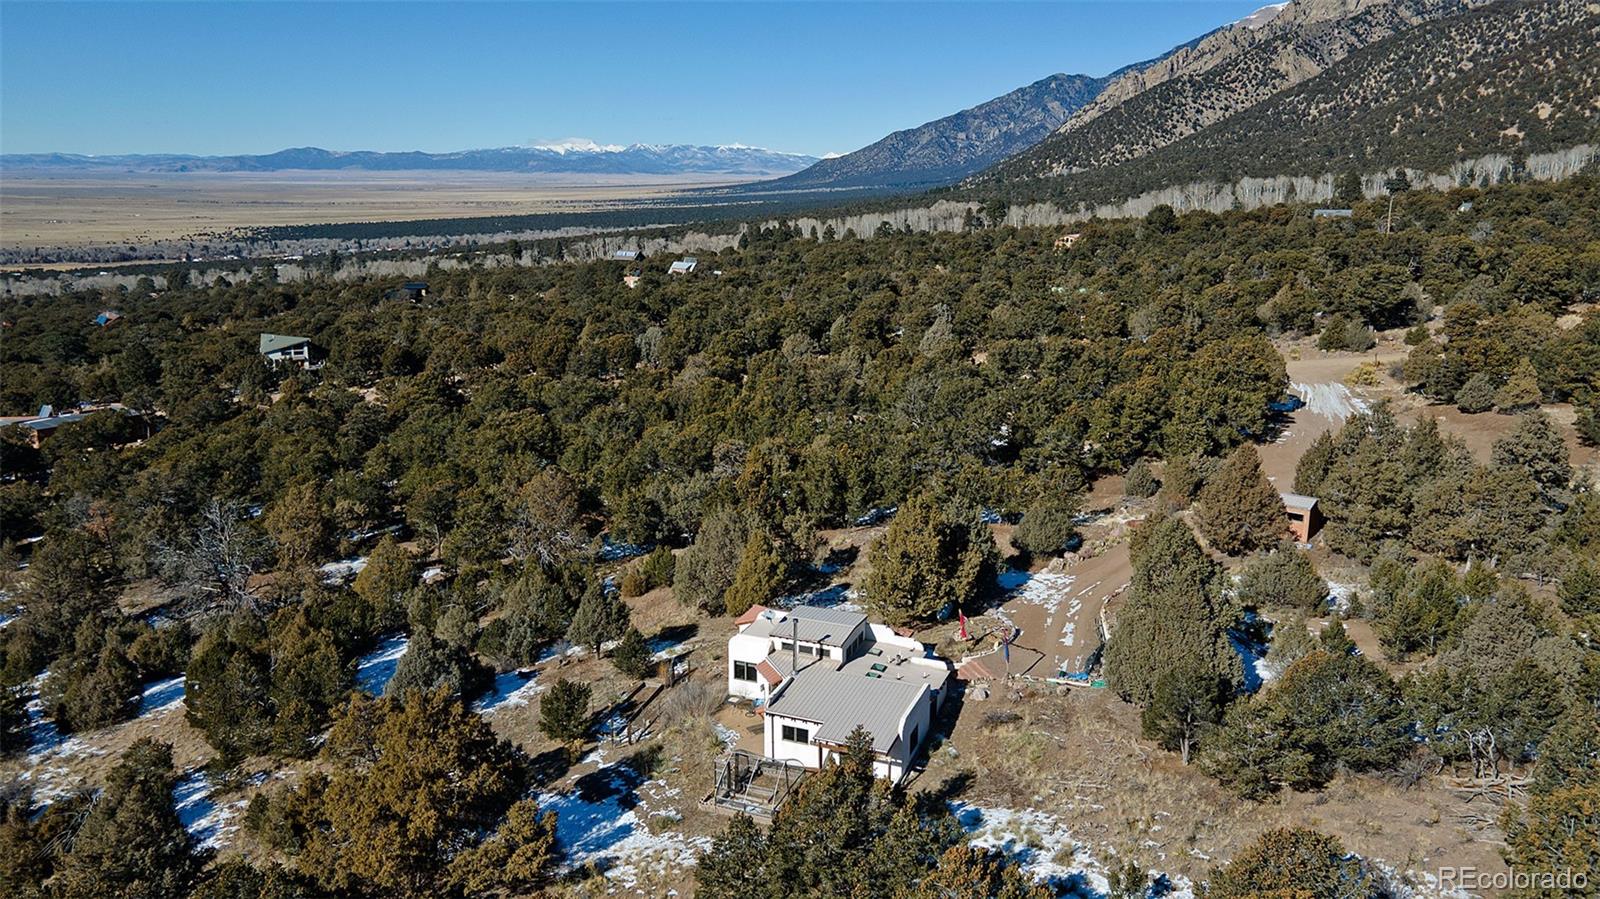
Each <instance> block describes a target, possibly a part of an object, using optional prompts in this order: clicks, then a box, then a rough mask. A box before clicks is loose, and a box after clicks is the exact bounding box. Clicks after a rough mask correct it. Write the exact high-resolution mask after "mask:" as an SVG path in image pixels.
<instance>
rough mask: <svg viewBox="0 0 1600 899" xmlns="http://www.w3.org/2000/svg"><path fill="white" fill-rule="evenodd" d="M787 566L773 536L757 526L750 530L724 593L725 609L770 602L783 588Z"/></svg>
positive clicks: (739, 609)
mask: <svg viewBox="0 0 1600 899" xmlns="http://www.w3.org/2000/svg"><path fill="white" fill-rule="evenodd" d="M787 569H788V566H787V565H785V564H784V562H783V557H782V556H780V555H778V552H777V550H776V549H775V548H774V547H773V545H772V538H770V537H768V536H767V535H766V534H765V533H763V532H762V531H759V530H754V531H751V532H750V537H749V538H748V539H747V540H745V544H744V551H743V552H742V553H740V556H739V567H738V569H737V570H735V571H734V574H733V583H732V584H730V585H729V586H728V592H727V593H726V594H725V596H724V601H725V603H726V608H727V613H728V614H729V615H742V614H744V611H745V610H746V609H748V608H750V607H751V606H753V605H756V604H758V603H768V602H771V601H772V599H773V597H775V596H777V595H778V594H779V593H780V592H781V591H782V589H783V582H784V580H785V577H786V575H787V573H788V572H787Z"/></svg>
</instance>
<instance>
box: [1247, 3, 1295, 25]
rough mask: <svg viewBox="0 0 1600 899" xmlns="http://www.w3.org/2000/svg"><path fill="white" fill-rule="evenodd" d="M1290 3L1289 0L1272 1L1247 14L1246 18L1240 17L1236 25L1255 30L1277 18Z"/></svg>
mask: <svg viewBox="0 0 1600 899" xmlns="http://www.w3.org/2000/svg"><path fill="white" fill-rule="evenodd" d="M1288 5H1289V2H1288V0H1284V2H1282V3H1271V4H1268V5H1266V6H1263V7H1261V8H1260V9H1258V10H1256V11H1255V12H1253V13H1251V14H1250V15H1248V16H1245V17H1244V18H1242V19H1240V20H1239V21H1237V22H1235V23H1234V24H1235V25H1243V26H1244V27H1246V28H1249V29H1251V30H1255V29H1257V28H1262V27H1264V26H1265V25H1266V24H1267V23H1268V22H1271V21H1272V20H1273V19H1276V18H1277V17H1278V13H1281V12H1283V8H1284V7H1285V6H1288Z"/></svg>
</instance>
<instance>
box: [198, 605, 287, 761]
mask: <svg viewBox="0 0 1600 899" xmlns="http://www.w3.org/2000/svg"><path fill="white" fill-rule="evenodd" d="M183 689H184V698H183V704H184V709H185V712H184V716H185V718H187V719H188V721H189V723H190V724H191V725H193V726H194V727H195V728H196V729H198V730H199V731H200V732H201V733H203V734H205V737H206V742H208V743H210V744H211V745H212V747H214V748H215V749H216V750H217V751H218V752H220V753H222V757H223V758H224V759H230V760H237V759H242V758H244V757H246V756H249V755H254V754H256V753H259V752H263V751H265V750H266V748H267V747H268V745H269V744H270V742H271V739H272V657H271V653H270V652H269V651H268V647H267V629H266V623H265V622H264V621H262V620H261V619H260V617H259V616H257V615H255V614H254V613H252V612H248V611H239V612H235V613H234V614H233V615H232V616H231V617H230V618H228V619H225V620H222V621H219V622H217V623H215V624H214V625H212V627H211V628H210V629H209V630H207V631H206V633H205V634H204V635H203V636H202V637H201V638H200V642H199V643H198V644H196V646H195V649H194V653H193V655H192V656H191V657H190V659H189V669H188V671H186V672H185V674H184V685H183Z"/></svg>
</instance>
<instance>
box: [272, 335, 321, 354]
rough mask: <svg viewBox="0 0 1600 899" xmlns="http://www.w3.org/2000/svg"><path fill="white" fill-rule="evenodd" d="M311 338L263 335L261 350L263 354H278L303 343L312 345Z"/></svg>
mask: <svg viewBox="0 0 1600 899" xmlns="http://www.w3.org/2000/svg"><path fill="white" fill-rule="evenodd" d="M310 342H311V338H309V337H293V336H291V335H288V334H263V335H261V350H260V352H263V353H276V352H279V351H281V350H287V349H289V348H290V347H296V346H299V345H300V344H302V343H310Z"/></svg>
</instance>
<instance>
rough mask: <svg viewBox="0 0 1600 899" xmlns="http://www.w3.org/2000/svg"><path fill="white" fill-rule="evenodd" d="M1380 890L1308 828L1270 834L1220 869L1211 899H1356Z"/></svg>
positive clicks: (1335, 843) (1333, 843)
mask: <svg viewBox="0 0 1600 899" xmlns="http://www.w3.org/2000/svg"><path fill="white" fill-rule="evenodd" d="M1376 886H1377V884H1376V883H1375V882H1374V881H1373V879H1372V878H1371V877H1370V876H1369V875H1368V874H1367V873H1366V872H1365V871H1363V870H1362V866H1361V860H1360V859H1359V858H1356V857H1355V856H1352V855H1351V854H1350V853H1349V852H1347V851H1346V850H1345V848H1344V846H1343V844H1341V843H1340V842H1339V840H1338V839H1337V838H1335V837H1330V836H1328V835H1326V834H1322V833H1318V832H1316V831H1314V830H1308V829H1305V828H1279V829H1277V830H1269V831H1267V832H1266V833H1263V834H1262V835H1261V836H1260V837H1258V838H1257V839H1256V841H1255V842H1254V843H1251V844H1250V845H1249V846H1247V847H1245V849H1244V850H1242V851H1241V852H1239V853H1238V854H1237V855H1235V856H1234V857H1233V860H1232V861H1230V862H1228V863H1227V864H1226V865H1223V866H1222V867H1221V868H1218V869H1217V870H1216V871H1215V872H1214V873H1213V874H1212V875H1211V880H1210V889H1209V891H1208V892H1207V893H1206V895H1207V897H1208V899H1257V897H1263V896H1281V897H1285V899H1287V897H1291V896H1293V897H1296V899H1352V897H1366V896H1369V895H1372V893H1373V891H1374V889H1376Z"/></svg>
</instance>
